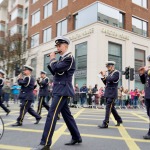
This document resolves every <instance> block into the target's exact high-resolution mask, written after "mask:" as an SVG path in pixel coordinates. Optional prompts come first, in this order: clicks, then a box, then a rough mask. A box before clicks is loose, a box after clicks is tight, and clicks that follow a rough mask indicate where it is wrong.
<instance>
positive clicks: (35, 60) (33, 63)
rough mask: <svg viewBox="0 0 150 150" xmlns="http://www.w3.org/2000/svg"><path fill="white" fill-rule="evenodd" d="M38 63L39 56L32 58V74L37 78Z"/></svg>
mask: <svg viewBox="0 0 150 150" xmlns="http://www.w3.org/2000/svg"><path fill="white" fill-rule="evenodd" d="M36 64H37V58H32V59H31V67H33V68H34V70H33V71H32V76H33V77H34V78H36Z"/></svg>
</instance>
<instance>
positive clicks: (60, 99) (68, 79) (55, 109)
mask: <svg viewBox="0 0 150 150" xmlns="http://www.w3.org/2000/svg"><path fill="white" fill-rule="evenodd" d="M55 43H56V47H57V51H61V52H60V55H61V56H60V59H59V61H57V60H56V54H55V52H52V53H50V64H49V65H48V68H49V70H50V71H51V73H52V74H53V76H54V86H53V99H52V104H51V107H50V109H49V112H48V116H47V119H46V123H45V128H44V132H43V135H42V139H41V142H40V145H38V146H37V147H36V148H33V150H49V149H50V146H51V144H52V137H53V133H54V130H55V126H56V122H57V116H58V114H59V113H60V112H61V114H62V116H63V118H64V121H65V123H66V125H67V127H68V129H69V131H70V133H71V136H72V139H71V141H70V142H68V143H66V144H65V145H75V144H76V143H82V138H81V136H80V133H79V130H78V128H77V125H76V122H75V120H74V118H73V116H72V115H71V111H70V109H69V107H68V100H69V99H70V97H73V96H74V89H73V86H72V76H73V74H74V71H75V60H74V57H73V56H72V54H71V53H70V52H68V45H69V44H70V40H69V39H68V38H66V37H63V36H60V37H57V38H56V40H55Z"/></svg>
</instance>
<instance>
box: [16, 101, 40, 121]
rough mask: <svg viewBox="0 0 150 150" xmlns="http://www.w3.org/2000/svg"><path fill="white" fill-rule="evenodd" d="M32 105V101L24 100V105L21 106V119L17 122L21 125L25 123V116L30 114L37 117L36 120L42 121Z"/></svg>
mask: <svg viewBox="0 0 150 150" xmlns="http://www.w3.org/2000/svg"><path fill="white" fill-rule="evenodd" d="M31 104H32V101H29V100H26V101H25V100H23V101H22V104H21V107H20V115H19V117H18V118H17V122H19V123H22V122H23V119H24V116H25V114H26V113H27V112H28V113H29V114H30V115H32V116H33V117H35V118H36V119H40V118H41V117H40V115H39V114H37V113H36V112H35V111H34V110H33V108H32V107H31Z"/></svg>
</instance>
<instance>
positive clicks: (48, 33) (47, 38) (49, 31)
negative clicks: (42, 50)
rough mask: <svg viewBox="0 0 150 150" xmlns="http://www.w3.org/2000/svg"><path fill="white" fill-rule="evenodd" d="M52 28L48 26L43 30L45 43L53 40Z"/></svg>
mask: <svg viewBox="0 0 150 150" xmlns="http://www.w3.org/2000/svg"><path fill="white" fill-rule="evenodd" d="M51 35H52V28H47V29H45V30H44V31H43V43H46V42H49V41H50V40H51Z"/></svg>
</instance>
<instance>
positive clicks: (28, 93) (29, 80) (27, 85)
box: [18, 76, 35, 101]
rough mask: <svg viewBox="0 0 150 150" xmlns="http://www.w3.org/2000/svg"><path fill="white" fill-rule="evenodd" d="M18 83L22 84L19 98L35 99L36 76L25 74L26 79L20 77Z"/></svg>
mask: <svg viewBox="0 0 150 150" xmlns="http://www.w3.org/2000/svg"><path fill="white" fill-rule="evenodd" d="M18 84H19V85H20V86H21V91H20V95H19V99H21V100H29V101H33V100H34V94H33V90H34V87H35V80H34V78H33V77H32V76H25V77H24V79H18Z"/></svg>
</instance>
